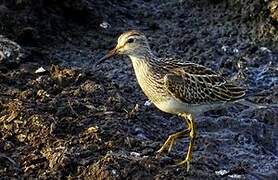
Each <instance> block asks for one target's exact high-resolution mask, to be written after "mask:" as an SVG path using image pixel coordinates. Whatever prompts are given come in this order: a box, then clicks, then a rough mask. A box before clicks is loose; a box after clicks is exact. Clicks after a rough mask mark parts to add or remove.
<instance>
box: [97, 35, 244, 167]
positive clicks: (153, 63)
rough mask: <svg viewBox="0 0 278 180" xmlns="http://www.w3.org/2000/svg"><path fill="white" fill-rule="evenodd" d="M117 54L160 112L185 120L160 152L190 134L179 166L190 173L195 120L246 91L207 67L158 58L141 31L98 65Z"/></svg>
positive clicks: (123, 40) (123, 37)
mask: <svg viewBox="0 0 278 180" xmlns="http://www.w3.org/2000/svg"><path fill="white" fill-rule="evenodd" d="M116 54H125V55H127V56H129V57H130V59H131V61H132V65H133V68H134V71H135V74H136V78H137V81H138V83H139V85H140V87H141V88H142V90H143V91H144V93H145V95H146V96H147V97H148V98H149V99H150V100H151V102H152V103H153V104H154V105H155V106H156V107H157V108H158V109H160V110H162V111H164V112H167V113H171V114H176V115H179V116H181V117H183V118H184V119H185V122H186V124H187V127H188V128H187V129H186V130H183V131H180V132H177V133H174V134H172V135H170V136H169V137H168V139H167V140H166V141H165V143H164V144H163V146H162V147H161V148H160V149H159V150H158V151H157V152H158V153H162V152H163V151H165V150H167V151H168V152H170V151H171V148H172V146H173V144H174V142H175V141H176V139H178V138H181V137H184V136H185V135H187V134H189V137H190V142H189V147H188V151H187V154H186V157H185V159H184V160H183V161H181V162H180V163H179V164H180V165H182V164H184V165H186V167H187V171H188V170H189V165H190V161H191V159H192V151H193V144H194V141H195V138H196V126H195V123H194V117H195V116H197V115H199V114H201V113H203V112H205V111H208V110H212V109H215V108H217V107H219V106H223V105H225V104H227V103H229V102H234V101H236V100H238V99H240V98H242V97H243V96H244V95H245V91H244V88H242V87H238V86H236V85H234V84H233V83H232V82H229V81H227V80H225V78H224V77H222V76H221V75H219V74H217V73H216V72H214V71H212V70H211V69H209V68H206V67H204V66H201V65H198V64H194V63H189V62H180V61H177V60H176V59H173V58H158V57H156V56H155V55H154V54H153V53H152V51H151V49H150V46H149V43H148V40H147V38H146V37H145V36H144V34H142V33H141V32H139V31H135V30H132V31H128V32H125V33H123V34H122V35H121V36H120V37H119V38H118V43H117V45H116V47H115V48H114V49H112V50H110V51H109V53H108V54H107V55H106V56H104V57H103V58H101V59H100V61H98V62H97V64H99V63H101V62H103V61H104V60H106V59H108V58H109V57H111V56H113V55H116Z"/></svg>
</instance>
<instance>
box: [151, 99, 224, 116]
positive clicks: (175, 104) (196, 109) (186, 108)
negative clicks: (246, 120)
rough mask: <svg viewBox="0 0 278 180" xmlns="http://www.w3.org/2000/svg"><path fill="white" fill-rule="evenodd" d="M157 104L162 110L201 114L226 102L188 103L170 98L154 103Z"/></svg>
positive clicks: (173, 112) (172, 112)
mask: <svg viewBox="0 0 278 180" xmlns="http://www.w3.org/2000/svg"><path fill="white" fill-rule="evenodd" d="M154 104H155V106H156V107H157V108H158V109H160V110H161V111H164V112H167V113H171V114H179V113H190V114H194V115H196V116H197V115H200V114H202V113H204V112H206V111H209V110H212V109H217V108H219V107H221V106H223V104H225V103H219V104H187V103H183V102H181V101H179V100H176V99H175V98H169V99H168V100H165V101H161V102H157V103H154Z"/></svg>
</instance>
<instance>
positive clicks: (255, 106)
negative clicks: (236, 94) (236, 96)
mask: <svg viewBox="0 0 278 180" xmlns="http://www.w3.org/2000/svg"><path fill="white" fill-rule="evenodd" d="M237 103H240V104H242V105H244V106H248V107H249V108H251V109H265V108H278V104H258V103H255V102H252V101H250V100H248V99H241V100H239V101H237Z"/></svg>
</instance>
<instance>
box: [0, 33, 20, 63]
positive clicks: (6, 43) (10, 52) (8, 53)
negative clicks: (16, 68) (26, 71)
mask: <svg viewBox="0 0 278 180" xmlns="http://www.w3.org/2000/svg"><path fill="white" fill-rule="evenodd" d="M22 56H23V52H22V48H21V47H20V45H18V44H17V43H16V42H14V41H12V40H10V39H8V38H6V37H4V36H2V35H0V64H4V65H18V64H19V63H20V60H21V57H22Z"/></svg>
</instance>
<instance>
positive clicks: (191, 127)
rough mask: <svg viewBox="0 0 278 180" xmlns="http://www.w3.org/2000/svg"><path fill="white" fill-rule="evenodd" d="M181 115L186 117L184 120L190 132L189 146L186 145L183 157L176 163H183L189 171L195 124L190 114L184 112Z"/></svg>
mask: <svg viewBox="0 0 278 180" xmlns="http://www.w3.org/2000/svg"><path fill="white" fill-rule="evenodd" d="M183 117H184V118H185V119H186V122H187V124H188V127H189V130H190V132H189V136H190V142H189V147H188V151H187V154H186V157H185V159H184V160H183V161H182V162H180V163H179V164H178V165H184V164H185V165H186V168H187V171H189V167H190V161H191V159H192V152H193V145H194V141H195V139H196V126H195V122H194V119H193V117H192V115H191V114H184V115H183Z"/></svg>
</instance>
